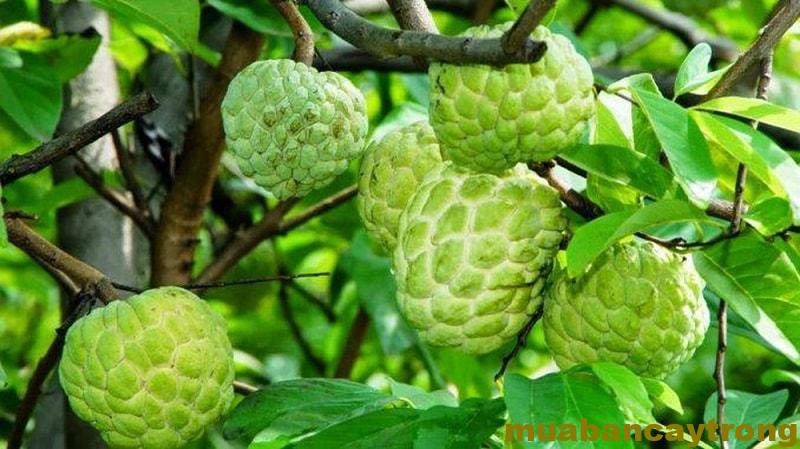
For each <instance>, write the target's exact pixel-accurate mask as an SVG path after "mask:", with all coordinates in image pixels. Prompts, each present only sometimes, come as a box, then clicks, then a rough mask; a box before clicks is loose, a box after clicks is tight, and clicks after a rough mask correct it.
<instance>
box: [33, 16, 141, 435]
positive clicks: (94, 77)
mask: <svg viewBox="0 0 800 449" xmlns="http://www.w3.org/2000/svg"><path fill="white" fill-rule="evenodd" d="M56 24H57V28H58V31H60V32H81V31H83V30H85V29H87V28H89V27H94V28H95V29H96V30H97V31H98V32H99V33H100V35H101V36H102V38H103V42H102V44H101V45H100V48H99V49H98V50H97V53H96V54H95V56H94V59H93V61H92V64H91V65H90V66H89V68H88V69H87V70H86V71H85V72H84V73H83V74H81V75H80V76H79V77H77V78H76V79H75V80H73V81H72V82H71V83H70V85H69V92H68V93H67V101H66V102H65V108H64V112H63V115H62V117H61V123H60V124H59V132H64V131H67V130H71V129H74V128H77V127H78V126H80V125H82V124H83V123H86V122H87V121H89V120H92V119H94V118H96V117H98V116H99V115H101V114H103V113H105V112H106V111H108V110H109V109H111V108H112V107H114V106H115V105H116V104H118V103H119V101H120V92H119V88H118V83H117V74H116V68H115V65H114V61H113V59H112V56H111V51H110V49H109V41H110V36H111V26H110V20H109V18H108V16H107V15H106V14H105V13H104V12H101V11H99V10H97V9H95V8H93V7H92V6H90V5H88V4H86V3H78V2H75V1H73V2H70V3H68V4H67V5H64V6H63V7H62V8H61V9H60V10H58V11H57V17H56ZM80 154H81V156H83V157H84V158H85V159H86V160H87V161H88V162H89V164H90V165H91V166H92V168H94V169H95V170H103V169H113V168H114V166H115V165H116V157H115V152H114V148H113V144H112V141H111V138H110V137H105V138H103V139H100V140H99V141H97V142H96V143H94V144H92V145H89V146H88V147H87V148H85V149H83V150H81V153H80ZM74 165H75V161H74V159H72V158H70V159H68V160H66V161H64V162H62V163H60V164H58V165H56V166H54V169H53V176H54V179H55V181H56V182H61V181H64V180H66V179H69V178H70V177H72V176H74ZM57 225H58V239H59V244H60V246H61V247H62V248H63V249H64V250H66V251H67V252H69V253H70V254H72V255H74V256H76V257H78V258H79V259H81V260H83V261H86V262H88V263H89V264H91V265H94V266H95V267H97V268H98V269H100V270H101V271H103V272H104V273H106V274H107V275H108V276H109V277H110V278H111V279H113V280H115V281H119V282H122V283H125V284H130V285H144V284H145V281H146V279H147V273H146V270H147V267H148V260H149V255H148V254H147V245H146V241H145V239H144V238H143V237H142V236H141V234H140V233H139V231H138V229H136V227H135V226H134V224H133V222H132V221H131V220H130V219H128V218H127V217H124V216H122V215H121V214H120V213H119V212H117V211H116V210H115V209H114V208H113V207H112V206H110V205H109V204H108V203H106V202H105V201H103V200H102V199H100V198H93V199H89V200H86V201H83V202H80V203H77V204H74V205H71V206H69V207H66V208H64V209H62V210H60V211H59V212H58V216H57ZM50 384H51V387H50V389H49V390H50V391H47V392H46V393H45V395H44V396H43V398H42V399H43V400H42V402H41V403H40V406H39V407H38V410H37V414H36V418H37V419H36V423H37V426H36V429H35V431H34V435H33V436H32V438H31V443H30V445H29V447H30V448H31V449H39V448H48V449H78V448H80V449H94V448H103V447H105V445H104V444H103V442H102V440H101V439H100V437H99V434H98V433H97V432H96V431H95V430H94V429H92V428H91V427H89V426H88V425H87V424H85V423H83V422H81V421H80V420H79V419H78V418H77V417H75V415H74V414H73V413H72V412H71V411H70V409H69V407H68V405H67V404H66V401H65V400H64V397H63V393H62V392H61V391H60V389H59V388H58V385H57V384H58V383H57V382H51V383H50ZM44 415H48V416H46V417H45V416H44ZM51 415H52V416H51Z"/></svg>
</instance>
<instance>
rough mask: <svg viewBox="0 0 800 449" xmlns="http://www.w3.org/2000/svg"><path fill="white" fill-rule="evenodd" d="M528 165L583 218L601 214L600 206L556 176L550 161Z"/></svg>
mask: <svg viewBox="0 0 800 449" xmlns="http://www.w3.org/2000/svg"><path fill="white" fill-rule="evenodd" d="M529 167H530V168H531V170H533V171H535V172H536V174H538V175H539V176H541V177H542V178H544V180H545V181H547V183H548V184H550V186H551V187H553V188H554V189H556V191H557V192H558V194H559V196H560V197H561V201H563V202H564V204H566V205H567V207H569V208H570V209H572V210H574V211H575V212H577V213H578V214H579V215H580V216H582V217H583V218H585V219H587V220H591V219H593V218H597V217H599V216H601V215H603V209H601V208H600V206H598V205H597V204H595V203H594V202H592V200H590V199H588V198H586V197H584V196H583V195H581V194H580V193H578V192H577V191H575V190H574V189H573V188H572V187H570V186H569V185H568V184H567V183H565V182H564V181H562V180H561V179H559V178H558V177H556V175H555V173H554V172H553V168H554V167H555V164H553V163H552V162H550V163H546V162H540V163H533V164H529Z"/></svg>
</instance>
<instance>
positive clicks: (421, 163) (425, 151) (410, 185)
mask: <svg viewBox="0 0 800 449" xmlns="http://www.w3.org/2000/svg"><path fill="white" fill-rule="evenodd" d="M442 164H443V162H442V157H441V155H440V153H439V143H438V142H437V140H436V136H435V135H434V134H433V130H432V129H431V127H430V125H429V124H428V123H427V122H426V121H421V122H416V123H413V124H411V125H409V126H406V127H403V128H400V129H398V130H395V131H393V132H391V133H389V134H387V135H386V136H384V137H383V138H382V139H381V140H380V141H377V142H374V143H373V144H371V145H370V146H369V148H367V152H366V154H365V155H364V158H363V159H362V161H361V171H360V173H359V178H358V198H357V199H356V205H357V206H358V212H359V214H360V215H361V219H362V221H363V222H364V226H365V227H366V228H367V232H368V233H369V235H370V236H371V237H372V238H373V240H375V241H376V242H378V244H379V245H380V246H381V248H383V250H384V251H385V252H386V253H389V254H391V252H392V250H393V249H394V247H395V245H396V244H397V228H398V225H399V223H400V214H401V213H402V212H403V209H405V207H406V205H407V204H408V201H409V199H410V198H411V195H412V194H413V193H414V192H415V191H416V190H417V188H418V187H419V185H420V184H421V183H422V180H423V179H424V178H425V175H427V174H428V173H429V172H431V171H432V170H435V169H436V168H439V167H441V166H442Z"/></svg>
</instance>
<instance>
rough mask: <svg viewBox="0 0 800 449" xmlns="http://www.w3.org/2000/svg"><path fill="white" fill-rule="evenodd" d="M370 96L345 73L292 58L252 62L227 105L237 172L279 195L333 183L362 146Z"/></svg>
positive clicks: (224, 111) (225, 114) (228, 136)
mask: <svg viewBox="0 0 800 449" xmlns="http://www.w3.org/2000/svg"><path fill="white" fill-rule="evenodd" d="M366 111H367V110H366V103H365V102H364V96H363V95H362V94H361V92H360V91H359V90H358V89H356V87H355V86H353V84H352V83H351V82H350V81H348V80H347V78H345V77H343V76H341V75H339V74H337V73H334V72H317V70H316V69H314V68H312V67H309V66H307V65H305V64H300V63H296V62H294V61H291V60H287V59H281V60H270V61H259V62H255V63H253V64H250V65H249V66H248V67H246V68H245V69H244V70H242V71H241V72H239V74H238V75H236V77H235V78H234V79H233V81H231V84H230V86H229V87H228V92H227V93H226V94H225V99H224V101H223V102H222V122H223V124H224V126H225V138H226V141H227V143H228V148H229V149H230V150H231V152H232V154H233V156H234V158H235V159H236V162H237V164H238V165H239V169H240V170H241V171H242V173H243V174H244V175H245V176H248V177H250V178H252V179H253V181H255V183H256V184H258V185H259V186H261V187H263V188H264V189H265V190H267V191H268V192H271V193H272V194H273V195H274V196H275V197H276V198H278V199H286V198H291V197H301V196H305V195H307V194H308V193H310V192H311V191H312V190H315V189H319V188H321V187H324V186H326V185H328V184H330V183H331V181H333V180H334V178H336V177H337V176H338V175H340V174H341V173H342V172H344V171H345V170H346V169H347V166H348V165H349V164H350V161H352V160H353V159H355V158H357V157H358V156H360V155H361V153H362V152H363V151H364V138H365V137H366V135H367V127H368V124H367V112H366Z"/></svg>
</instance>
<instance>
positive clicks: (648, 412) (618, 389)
mask: <svg viewBox="0 0 800 449" xmlns="http://www.w3.org/2000/svg"><path fill="white" fill-rule="evenodd" d="M591 368H592V372H594V374H595V375H596V376H597V377H598V378H599V379H600V380H602V381H603V383H605V384H606V386H608V388H610V389H611V391H613V392H614V395H615V396H616V398H617V403H618V404H619V406H620V408H622V410H623V411H625V412H626V413H627V415H628V416H630V417H631V418H633V419H634V420H635V421H637V422H639V423H644V424H651V423H654V422H656V419H655V418H654V417H653V414H652V410H653V402H652V401H650V397H649V395H648V394H647V389H646V388H645V386H644V384H643V383H642V379H641V378H639V376H637V375H636V374H634V373H633V371H631V370H629V369H628V368H626V367H624V366H622V365H618V364H616V363H607V362H601V363H593V364H591Z"/></svg>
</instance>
